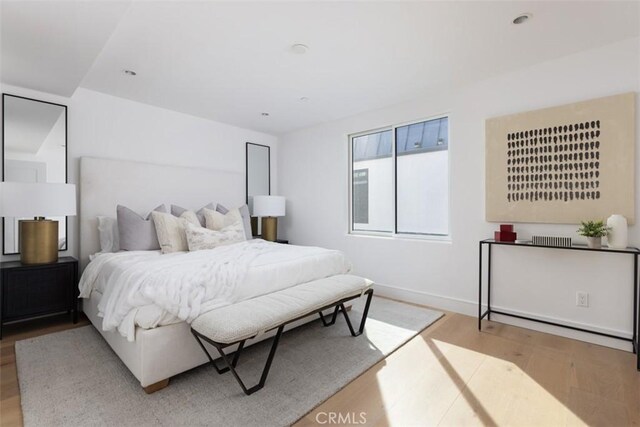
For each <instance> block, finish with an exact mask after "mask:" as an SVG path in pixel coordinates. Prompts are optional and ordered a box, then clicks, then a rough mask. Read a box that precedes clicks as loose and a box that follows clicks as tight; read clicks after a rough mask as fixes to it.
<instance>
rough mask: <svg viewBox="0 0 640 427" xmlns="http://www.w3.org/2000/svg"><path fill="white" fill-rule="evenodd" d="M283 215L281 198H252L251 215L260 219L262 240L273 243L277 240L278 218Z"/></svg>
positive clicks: (283, 202)
mask: <svg viewBox="0 0 640 427" xmlns="http://www.w3.org/2000/svg"><path fill="white" fill-rule="evenodd" d="M284 214H285V198H284V197H282V196H254V197H253V215H254V216H260V217H262V238H263V239H264V240H268V241H270V242H275V241H276V239H277V238H278V217H279V216H284Z"/></svg>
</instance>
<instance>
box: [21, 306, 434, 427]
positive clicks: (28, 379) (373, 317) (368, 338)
mask: <svg viewBox="0 0 640 427" xmlns="http://www.w3.org/2000/svg"><path fill="white" fill-rule="evenodd" d="M361 309H362V302H360V303H358V304H356V305H355V306H354V307H353V309H352V311H351V319H352V321H353V322H354V323H356V324H358V322H359V319H360V316H361V314H360V313H361ZM441 316H442V313H440V312H437V311H433V310H428V309H424V308H420V307H416V306H412V305H408V304H402V303H399V302H395V301H391V300H387V299H383V298H374V299H373V301H372V303H371V308H370V311H369V319H368V320H367V324H366V328H365V333H364V334H363V335H361V336H359V337H357V338H354V337H352V336H351V335H350V334H349V331H348V329H347V326H346V324H345V321H344V318H343V317H342V316H340V317H339V318H338V321H337V322H336V324H335V325H334V326H331V327H327V328H325V327H322V324H321V323H320V321H319V320H318V321H314V322H311V323H309V324H307V325H304V326H301V327H299V328H296V329H294V330H292V331H289V332H286V333H285V334H284V335H283V336H282V339H281V340H280V345H279V347H278V351H277V353H276V357H275V359H274V361H273V365H272V367H271V371H270V374H269V377H268V379H267V383H266V385H265V387H264V388H263V389H262V390H260V391H258V392H256V393H255V394H253V395H251V396H245V395H244V394H243V393H242V391H241V389H240V387H239V386H238V384H237V383H236V382H235V380H234V379H233V377H232V376H231V374H230V373H226V374H223V375H218V374H217V373H216V372H215V370H214V369H213V368H212V367H211V366H210V365H203V366H201V367H198V368H195V369H193V370H191V371H189V372H185V373H183V374H181V375H178V376H176V377H174V378H172V380H171V383H170V385H169V387H167V388H165V389H163V390H161V391H158V392H156V393H154V394H151V395H147V394H145V393H144V391H143V390H142V388H141V387H140V383H139V382H138V381H137V380H136V379H135V378H134V376H133V375H132V374H131V373H130V372H129V371H128V369H127V368H126V367H125V365H124V364H123V363H122V362H121V361H120V359H119V358H118V356H117V355H116V354H115V353H114V352H113V351H112V350H111V348H110V347H109V346H108V344H107V343H106V342H105V341H104V340H103V339H102V337H101V336H100V334H99V333H98V332H97V331H96V330H95V329H94V328H93V326H86V327H82V328H78V329H72V330H68V331H64V332H59V333H55V334H50V335H45V336H41V337H38V338H34V339H28V340H23V341H18V342H17V343H16V358H17V365H18V379H19V382H20V392H21V399H22V410H23V413H24V422H25V425H26V426H27V427H31V426H72V425H77V426H105V425H107V426H204V425H207V426H253V425H255V426H271V425H273V426H276V425H289V424H291V423H293V422H295V421H296V420H298V419H299V418H300V417H302V416H304V415H305V414H306V413H307V412H309V411H310V410H311V409H313V408H315V407H316V406H317V405H319V404H320V403H322V402H323V401H324V400H326V399H327V398H329V397H330V396H331V395H333V394H334V393H336V392H337V391H338V390H340V389H341V388H343V387H344V386H345V385H346V384H348V383H349V382H350V381H352V380H353V379H355V378H356V377H357V376H358V375H360V374H361V373H363V372H364V371H366V370H367V369H368V368H370V367H371V366H373V365H374V364H375V363H376V362H378V361H380V360H382V359H383V358H384V357H385V356H387V355H388V354H389V353H391V352H393V351H394V350H395V349H397V348H398V347H400V346H401V345H402V344H404V343H405V342H407V341H408V340H409V339H411V338H412V337H414V336H415V335H416V334H417V333H419V332H420V331H421V330H423V329H424V328H426V327H427V326H429V325H430V324H432V323H433V322H435V321H436V320H437V319H439V318H440V317H441ZM270 343H271V340H267V342H263V343H259V344H256V345H254V346H251V347H249V348H247V349H246V350H245V351H244V352H243V354H242V357H241V358H240V363H239V364H238V369H239V372H240V375H241V376H242V377H243V378H245V379H246V382H247V383H250V384H253V383H254V381H255V379H257V378H259V374H260V372H261V370H262V367H263V366H264V361H265V360H266V356H267V353H268V350H269V348H270Z"/></svg>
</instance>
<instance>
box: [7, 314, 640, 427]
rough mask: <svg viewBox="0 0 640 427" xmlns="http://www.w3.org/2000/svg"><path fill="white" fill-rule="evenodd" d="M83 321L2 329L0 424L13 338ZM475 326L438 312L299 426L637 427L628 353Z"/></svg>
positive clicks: (11, 394) (13, 405) (12, 371)
mask: <svg viewBox="0 0 640 427" xmlns="http://www.w3.org/2000/svg"><path fill="white" fill-rule="evenodd" d="M87 323H88V322H87V320H86V319H85V318H83V319H81V321H80V322H79V323H78V325H72V324H71V323H70V322H69V321H68V318H66V317H64V318H60V319H54V320H47V321H35V322H29V323H26V324H21V325H20V326H18V325H15V326H11V327H6V329H5V337H4V339H3V340H2V342H1V343H2V344H1V347H0V352H1V353H0V355H1V365H0V379H1V387H0V425H2V426H14V425H16V426H19V425H22V412H21V408H20V391H19V387H18V380H17V375H16V365H15V353H14V343H15V341H17V340H21V339H25V338H29V337H33V336H38V335H43V334H47V333H51V332H57V331H60V330H64V329H69V328H71V327H74V326H75V327H77V326H82V325H86V324H87ZM483 329H484V331H483V332H482V333H479V332H478V331H477V323H476V320H475V319H474V318H472V317H468V316H463V315H459V314H453V313H446V315H445V317H444V318H443V319H441V320H439V321H438V322H437V323H436V324H434V325H432V326H431V327H430V328H428V329H426V330H425V331H423V332H422V334H420V335H418V336H417V337H416V338H414V339H413V340H411V341H409V342H408V343H407V344H405V345H404V346H403V347H401V348H400V349H398V350H397V351H396V352H394V353H393V354H391V355H390V356H388V357H387V358H386V359H385V360H383V361H381V362H380V363H378V364H376V365H375V366H373V367H372V368H371V369H369V370H368V371H367V372H365V373H364V374H362V375H361V376H360V377H359V378H357V379H356V380H355V381H353V382H352V383H350V384H349V385H348V386H347V387H345V388H344V389H342V390H341V391H340V392H338V393H337V394H335V395H334V396H332V397H331V398H330V399H329V400H327V401H326V402H324V403H323V404H322V405H320V406H319V407H318V408H316V409H315V410H314V411H312V412H311V413H310V414H308V415H307V416H305V417H303V418H302V419H301V420H300V421H299V422H298V423H297V426H307V425H318V423H317V422H316V417H318V418H317V419H318V420H319V421H321V422H325V424H324V425H330V424H326V421H327V420H328V419H329V418H328V417H330V416H332V415H331V413H335V414H336V415H333V416H334V417H336V418H334V420H338V418H337V417H338V414H340V416H342V417H343V418H342V420H351V421H356V422H360V421H363V420H364V419H366V424H367V425H377V426H386V425H397V426H407V425H436V424H439V425H447V426H463V425H480V424H484V425H515V426H561V425H584V424H588V425H602V426H625V425H640V374H639V373H638V372H637V371H636V370H635V356H634V355H632V354H630V353H626V352H623V351H618V350H613V349H610V348H605V347H600V346H596V345H592V344H588V343H584V342H580V341H575V340H570V339H566V338H561V337H557V336H554V335H548V334H543V333H538V332H534V331H531V330H527V329H522V328H517V327H512V326H507V325H502V324H499V323H495V322H486V323H485V325H484V326H483ZM141 392H142V390H141ZM361 412H362V413H363V414H362V415H363V417H364V418H360V413H361ZM345 417H346V418H345ZM332 425H335V424H332Z"/></svg>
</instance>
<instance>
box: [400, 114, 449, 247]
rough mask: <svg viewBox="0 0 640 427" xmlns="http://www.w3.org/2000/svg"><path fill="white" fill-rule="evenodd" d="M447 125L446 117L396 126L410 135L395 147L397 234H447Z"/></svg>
mask: <svg viewBox="0 0 640 427" xmlns="http://www.w3.org/2000/svg"><path fill="white" fill-rule="evenodd" d="M407 128H408V129H407ZM447 128H448V118H446V117H445V118H442V119H435V120H429V121H426V122H422V123H416V124H412V125H408V126H401V127H398V128H397V129H396V135H398V134H400V133H401V132H408V135H409V136H408V144H407V146H406V149H404V150H402V149H401V147H400V146H397V147H396V150H397V153H398V156H397V160H396V173H397V204H398V207H397V215H398V230H397V232H398V233H412V234H439V235H447V234H449V153H448V150H447V148H448V136H447ZM405 129H406V130H405Z"/></svg>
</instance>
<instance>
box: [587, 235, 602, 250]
mask: <svg viewBox="0 0 640 427" xmlns="http://www.w3.org/2000/svg"><path fill="white" fill-rule="evenodd" d="M587 246H588V247H589V248H591V249H600V248H601V247H602V237H587Z"/></svg>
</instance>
